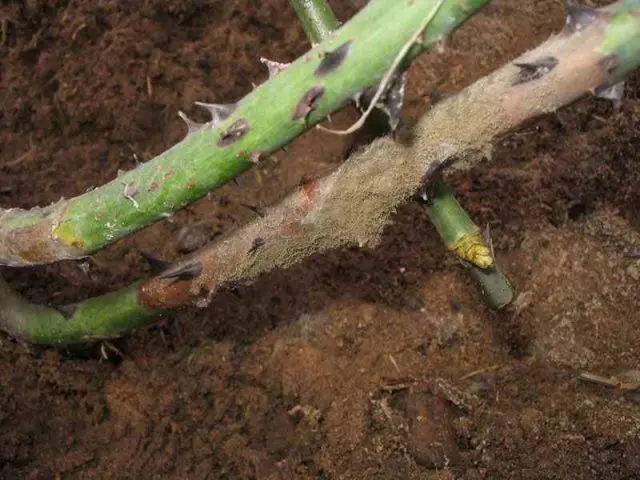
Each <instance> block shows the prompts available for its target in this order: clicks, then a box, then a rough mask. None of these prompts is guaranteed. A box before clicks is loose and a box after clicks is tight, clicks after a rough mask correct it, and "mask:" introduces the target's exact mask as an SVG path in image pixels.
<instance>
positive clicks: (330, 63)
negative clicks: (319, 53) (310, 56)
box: [313, 40, 352, 77]
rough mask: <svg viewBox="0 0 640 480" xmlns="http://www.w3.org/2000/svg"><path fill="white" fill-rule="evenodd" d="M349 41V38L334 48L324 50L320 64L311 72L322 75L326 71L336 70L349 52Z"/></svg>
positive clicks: (326, 72) (318, 75) (317, 75)
mask: <svg viewBox="0 0 640 480" xmlns="http://www.w3.org/2000/svg"><path fill="white" fill-rule="evenodd" d="M351 43H352V42H351V40H349V41H347V42H344V43H343V44H342V45H340V46H339V47H338V48H336V49H335V50H333V51H331V52H326V53H325V54H324V58H323V59H322V61H321V62H320V65H319V66H318V68H316V71H315V72H313V74H314V75H315V76H316V77H323V76H325V75H327V74H328V73H331V72H333V71H334V70H336V69H337V68H338V67H339V66H340V65H342V63H343V62H344V60H345V58H347V54H348V53H349V49H350V48H351Z"/></svg>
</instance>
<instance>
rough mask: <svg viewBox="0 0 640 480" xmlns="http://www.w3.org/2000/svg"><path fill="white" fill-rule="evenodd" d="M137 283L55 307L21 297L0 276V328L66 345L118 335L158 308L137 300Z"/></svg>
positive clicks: (29, 339)
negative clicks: (77, 302) (78, 301)
mask: <svg viewBox="0 0 640 480" xmlns="http://www.w3.org/2000/svg"><path fill="white" fill-rule="evenodd" d="M138 290H139V283H136V284H133V285H131V286H129V287H127V288H125V289H122V290H120V291H117V292H113V293H108V294H106V295H102V296H100V297H95V298H92V299H89V300H86V301H84V302H81V303H79V304H77V305H67V306H65V307H64V308H63V309H60V310H56V309H54V308H50V307H44V306H41V305H34V304H32V303H29V302H27V301H26V300H24V299H23V298H22V297H21V296H20V295H18V294H17V293H16V292H15V291H14V290H13V289H11V287H9V285H8V284H7V283H6V282H5V281H4V280H3V279H2V278H0V305H2V307H1V308H0V329H2V330H4V331H6V332H8V333H10V334H11V335H12V336H14V337H16V338H20V339H23V340H25V341H27V342H30V343H36V344H38V343H40V344H47V345H66V344H72V343H82V342H88V341H91V340H98V339H107V338H116V337H120V336H122V335H123V334H125V333H126V332H129V331H131V330H132V329H135V328H138V327H141V326H143V325H148V324H149V323H150V322H151V321H153V320H155V319H156V318H157V317H158V315H160V314H162V313H163V311H162V310H154V309H150V308H147V307H145V306H144V305H142V304H141V303H140V301H139V300H138Z"/></svg>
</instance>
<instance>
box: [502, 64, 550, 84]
mask: <svg viewBox="0 0 640 480" xmlns="http://www.w3.org/2000/svg"><path fill="white" fill-rule="evenodd" d="M514 65H515V66H516V67H518V68H519V69H520V71H519V72H518V74H517V76H516V79H515V80H514V81H513V83H512V84H511V85H520V84H522V83H527V82H531V81H533V80H537V79H539V78H542V77H544V76H545V75H547V74H548V73H549V72H551V71H552V70H553V69H554V68H556V66H557V65H558V59H557V58H555V57H544V58H540V59H538V60H535V61H533V62H531V63H514Z"/></svg>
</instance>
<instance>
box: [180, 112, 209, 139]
mask: <svg viewBox="0 0 640 480" xmlns="http://www.w3.org/2000/svg"><path fill="white" fill-rule="evenodd" d="M178 116H179V117H180V118H181V119H182V120H184V123H186V124H187V137H188V136H189V135H192V134H194V133H196V132H197V131H199V130H201V129H202V127H204V125H205V124H203V123H198V122H194V121H193V120H191V119H190V118H189V117H187V115H186V114H185V113H184V112H183V111H182V110H180V111H179V112H178Z"/></svg>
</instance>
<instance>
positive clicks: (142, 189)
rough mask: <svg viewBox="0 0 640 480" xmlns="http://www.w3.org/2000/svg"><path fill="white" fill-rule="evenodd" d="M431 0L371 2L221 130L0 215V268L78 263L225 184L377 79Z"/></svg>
mask: <svg viewBox="0 0 640 480" xmlns="http://www.w3.org/2000/svg"><path fill="white" fill-rule="evenodd" d="M488 2H489V0H447V1H446V2H445V4H444V5H443V6H442V7H441V8H440V9H439V11H438V14H437V16H436V17H435V18H434V19H433V21H432V22H431V24H430V25H429V26H428V28H427V29H426V31H425V33H424V36H423V37H421V40H422V41H421V42H419V44H416V45H415V47H414V48H412V49H411V51H410V52H409V53H408V54H407V57H406V58H407V60H410V59H412V58H413V57H415V56H416V55H417V54H418V53H420V52H421V51H423V50H425V49H429V48H432V47H433V46H435V45H437V44H439V43H440V42H441V41H442V40H443V39H445V38H447V37H448V36H449V35H450V34H451V33H452V32H453V30H455V29H456V28H457V27H458V26H460V25H461V24H462V23H463V22H464V21H466V20H467V19H468V18H469V17H471V16H472V15H473V14H474V13H475V12H477V11H478V10H479V9H480V8H481V7H483V6H484V5H486V4H487V3H488ZM435 4H436V0H413V1H411V2H400V1H397V0H372V1H371V2H370V3H369V4H368V5H367V7H366V8H364V9H363V10H362V11H361V12H359V13H358V14H357V15H356V16H355V17H353V18H352V19H351V20H350V21H349V22H348V23H346V24H345V25H344V26H343V27H342V28H340V29H339V30H338V31H336V32H335V34H334V35H332V36H331V38H328V39H326V40H325V41H323V42H322V43H321V44H319V45H317V46H316V47H315V48H314V49H312V50H311V51H310V52H309V53H307V54H306V55H304V56H302V57H301V58H299V59H298V60H297V61H295V62H293V63H292V64H291V65H289V66H288V67H287V68H286V69H285V70H283V71H282V72H281V73H279V74H278V75H275V76H274V77H273V78H271V79H270V80H269V81H267V82H265V83H263V84H262V85H260V86H259V87H257V88H256V89H255V90H254V91H253V92H251V93H250V94H249V95H247V96H246V97H245V98H243V99H242V100H240V101H239V102H238V103H237V104H236V105H235V107H234V109H233V112H232V113H230V112H229V110H227V111H225V112H224V115H223V116H225V115H227V114H228V116H227V117H226V118H225V119H224V120H221V121H219V122H210V123H208V124H205V125H204V126H202V127H201V128H199V129H198V130H197V131H194V132H193V133H192V134H190V135H188V136H187V138H185V139H184V140H183V141H181V142H180V143H178V144H176V145H175V146H173V147H172V148H171V149H169V150H167V151H166V152H164V153H162V154H160V155H159V156H157V157H156V158H154V159H153V160H150V161H149V162H147V163H145V164H143V165H141V166H139V167H138V168H136V169H135V170H132V171H130V172H128V173H125V174H123V175H121V176H120V177H118V178H116V179H115V180H113V181H111V182H109V183H107V184H106V185H104V186H102V187H99V188H96V189H95V190H92V191H90V192H87V193H85V194H83V195H80V196H79V197H76V198H73V199H71V200H68V201H61V202H59V203H57V204H55V205H53V206H51V207H48V208H46V209H35V210H32V211H23V210H17V209H15V210H7V211H2V210H0V264H6V265H12V266H20V265H33V264H38V263H47V262H53V261H57V260H61V259H69V258H79V257H82V256H86V255H87V254H89V253H91V252H95V251H96V250H99V249H101V248H103V247H105V246H106V245H109V244H110V243H113V242H115V241H116V240H118V239H120V238H122V237H124V236H126V235H129V234H131V233H133V232H135V231H137V230H139V229H140V228H142V227H144V226H146V225H149V224H150V223H153V222H155V221H157V220H159V219H162V218H163V217H165V216H167V215H170V214H171V213H172V212H174V211H176V210H178V209H181V208H183V207H184V206H186V205H188V204H189V203H191V202H194V201H195V200H197V199H199V198H201V197H202V196H204V195H205V194H206V193H207V192H209V191H211V190H213V189H215V188H217V187H219V186H221V185H223V184H225V183H227V182H228V181H229V180H231V179H232V178H234V177H235V176H237V175H239V174H240V173H242V172H243V171H245V170H247V169H248V168H250V167H252V166H253V165H254V163H255V162H256V161H257V160H258V159H260V158H264V157H265V156H267V155H269V154H270V153H272V152H274V151H276V150H278V149H279V148H281V147H283V146H285V145H286V144H288V143H289V142H291V140H293V139H294V138H295V137H296V136H298V135H300V134H301V133H302V132H304V131H305V130H307V129H308V128H310V127H311V126H312V125H314V124H316V123H318V122H320V121H322V120H323V119H324V118H325V117H326V116H327V115H328V114H330V113H332V112H334V111H336V110H339V109H340V108H342V107H343V106H344V105H345V104H346V103H348V101H349V100H350V99H351V98H353V97H354V95H356V94H357V93H359V92H360V91H362V90H363V89H365V88H366V87H368V86H370V85H372V84H374V83H375V82H377V81H378V80H380V78H382V77H383V76H384V75H385V74H386V73H387V71H388V69H389V67H390V66H391V65H392V63H393V61H394V60H395V58H396V56H397V55H398V52H399V51H400V50H401V49H402V48H403V47H404V45H405V44H406V43H407V42H408V41H409V40H410V39H411V38H412V37H413V36H414V35H415V33H416V31H418V30H419V29H420V27H421V24H422V23H423V22H424V19H425V16H426V15H428V14H429V13H430V12H431V11H432V9H433V7H434V5H435Z"/></svg>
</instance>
